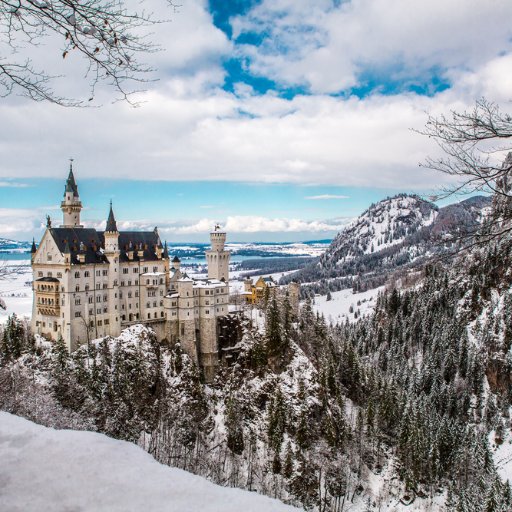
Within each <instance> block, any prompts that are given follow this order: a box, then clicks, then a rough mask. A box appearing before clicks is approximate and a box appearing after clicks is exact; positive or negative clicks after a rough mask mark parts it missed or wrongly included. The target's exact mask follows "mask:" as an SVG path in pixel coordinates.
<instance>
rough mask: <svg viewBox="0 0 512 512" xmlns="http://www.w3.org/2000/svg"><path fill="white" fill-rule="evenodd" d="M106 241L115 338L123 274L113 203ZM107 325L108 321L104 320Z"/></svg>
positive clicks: (109, 312)
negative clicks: (121, 276)
mask: <svg viewBox="0 0 512 512" xmlns="http://www.w3.org/2000/svg"><path fill="white" fill-rule="evenodd" d="M103 237H104V241H105V256H106V257H107V260H108V264H109V266H108V303H109V305H110V307H109V308H108V315H109V319H108V322H109V325H110V333H111V334H112V335H113V336H116V335H118V334H119V333H120V332H121V316H120V314H119V309H120V302H119V283H118V279H119V275H120V273H121V270H120V263H119V255H120V251H119V231H118V230H117V222H116V218H115V216H114V210H113V209H112V201H110V210H109V212H108V219H107V225H106V226H105V232H104V233H103ZM104 321H105V323H106V320H104Z"/></svg>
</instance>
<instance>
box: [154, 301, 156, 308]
mask: <svg viewBox="0 0 512 512" xmlns="http://www.w3.org/2000/svg"><path fill="white" fill-rule="evenodd" d="M153 307H154V308H156V300H155V302H153Z"/></svg>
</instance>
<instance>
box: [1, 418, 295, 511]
mask: <svg viewBox="0 0 512 512" xmlns="http://www.w3.org/2000/svg"><path fill="white" fill-rule="evenodd" d="M0 460H1V461H2V464H0V482H1V485H0V509H1V510H3V511H6V512H7V511H9V512H36V511H37V512H51V511H64V510H68V511H71V510H73V511H81V512H89V511H90V512H93V511H94V512H101V511H108V512H116V511H119V512H121V511H122V512H130V511H134V512H135V511H137V512H138V511H141V510H143V511H144V512H152V511H154V512H174V511H175V512H199V511H201V512H239V511H243V512H266V511H268V512H285V511H290V512H291V511H292V510H297V509H295V508H292V507H290V506H287V505H284V504H283V503H281V502H279V501H277V500H274V499H271V498H267V497H265V496H261V495H258V494H255V493H251V492H248V491H242V490H240V489H231V488H224V487H220V486H218V485H214V484H212V483H210V482H208V481H207V480H205V479H203V478H201V477H198V476H195V475H192V474H190V473H187V472H185V471H182V470H179V469H176V468H170V467H167V466H164V465H162V464H159V463H158V462H156V461H155V460H154V459H153V458H152V457H151V456H150V455H149V454H147V453H146V452H145V451H143V450H142V449H141V448H139V447H137V446H135V445H134V444H132V443H128V442H125V441H117V440H115V439H111V438H109V437H107V436H105V435H103V434H97V433H94V432H84V431H74V430H54V429H51V428H46V427H42V426H40V425H36V424H35V423H32V422H30V421H28V420H25V419H23V418H19V417H17V416H14V415H12V414H8V413H6V412H0Z"/></svg>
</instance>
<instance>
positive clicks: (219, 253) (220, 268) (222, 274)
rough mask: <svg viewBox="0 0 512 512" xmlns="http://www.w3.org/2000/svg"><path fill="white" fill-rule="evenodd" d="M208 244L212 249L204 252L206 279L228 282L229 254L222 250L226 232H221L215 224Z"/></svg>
mask: <svg viewBox="0 0 512 512" xmlns="http://www.w3.org/2000/svg"><path fill="white" fill-rule="evenodd" d="M210 242H211V244H212V247H211V249H210V250H209V251H206V261H207V262H208V279H218V280H219V281H225V282H228V281H229V257H230V254H231V253H230V252H229V251H226V250H225V249H224V244H225V243H226V232H225V231H221V229H220V226H219V225H218V224H217V225H216V226H215V229H214V230H213V231H212V232H211V233H210Z"/></svg>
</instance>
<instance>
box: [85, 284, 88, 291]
mask: <svg viewBox="0 0 512 512" xmlns="http://www.w3.org/2000/svg"><path fill="white" fill-rule="evenodd" d="M85 291H86V292H88V291H89V285H88V284H86V285H85Z"/></svg>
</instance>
